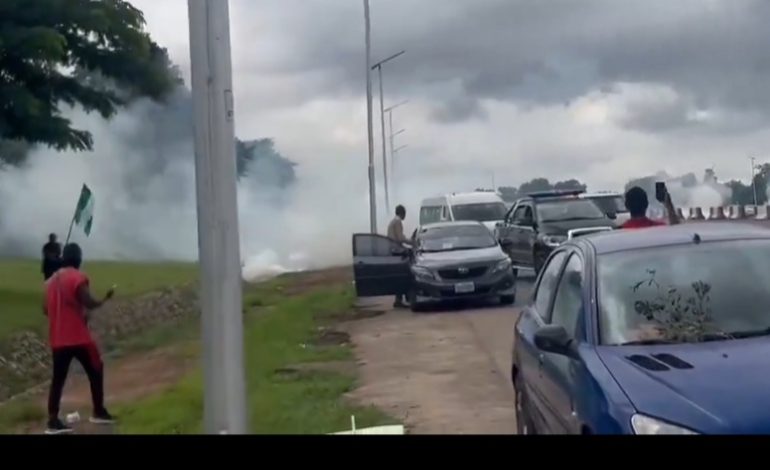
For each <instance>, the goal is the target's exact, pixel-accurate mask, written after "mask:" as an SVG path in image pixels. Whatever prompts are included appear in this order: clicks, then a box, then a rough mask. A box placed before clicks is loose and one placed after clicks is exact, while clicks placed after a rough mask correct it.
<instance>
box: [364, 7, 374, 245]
mask: <svg viewBox="0 0 770 470" xmlns="http://www.w3.org/2000/svg"><path fill="white" fill-rule="evenodd" d="M364 24H365V30H366V33H365V35H366V121H367V130H368V138H369V225H370V228H371V231H372V233H377V191H376V189H375V185H376V183H377V182H376V181H375V179H374V125H373V123H372V65H371V64H372V25H371V21H370V20H369V0H364Z"/></svg>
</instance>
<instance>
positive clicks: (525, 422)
mask: <svg viewBox="0 0 770 470" xmlns="http://www.w3.org/2000/svg"><path fill="white" fill-rule="evenodd" d="M514 387H516V431H517V432H518V434H521V435H528V434H529V435H532V434H536V433H535V427H534V426H533V425H532V419H531V418H530V417H529V412H528V411H527V402H526V395H525V394H524V390H522V389H523V387H524V386H523V385H519V384H514Z"/></svg>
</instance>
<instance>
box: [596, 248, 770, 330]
mask: <svg viewBox="0 0 770 470" xmlns="http://www.w3.org/2000/svg"><path fill="white" fill-rule="evenodd" d="M769 260H770V241H765V240H762V241H733V242H718V243H717V242H714V243H701V244H691V245H681V246H674V247H662V248H654V249H644V250H636V251H624V252H618V253H612V254H607V255H602V256H599V259H598V262H597V275H598V300H599V330H600V337H601V343H602V344H609V345H619V344H625V343H633V342H655V341H659V342H685V343H691V342H702V341H708V340H715V339H729V338H733V337H745V335H746V334H747V333H760V334H761V332H762V331H763V330H765V329H768V328H770V288H769V287H770V261H769ZM769 331H770V330H769Z"/></svg>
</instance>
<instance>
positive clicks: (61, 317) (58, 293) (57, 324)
mask: <svg viewBox="0 0 770 470" xmlns="http://www.w3.org/2000/svg"><path fill="white" fill-rule="evenodd" d="M82 262H83V253H82V251H81V249H80V247H79V246H78V245H77V244H75V243H71V244H69V245H67V246H65V247H64V251H63V254H62V260H61V269H59V270H58V271H57V272H56V273H55V274H54V275H53V276H52V277H51V278H50V279H49V280H48V281H46V283H45V303H44V304H43V311H44V313H45V315H46V316H47V317H48V331H49V341H50V344H51V350H52V356H53V378H52V380H51V390H50V393H49V395H48V427H47V429H46V434H62V433H70V432H72V429H71V428H69V427H68V426H67V425H65V424H64V423H62V421H61V420H60V419H59V405H60V402H61V396H62V391H63V390H64V383H65V382H66V381H67V374H68V372H69V367H70V363H71V362H72V360H73V359H77V361H78V362H80V364H81V365H82V366H83V369H84V370H85V372H86V374H87V375H88V381H89V382H90V385H91V399H92V401H93V414H92V415H91V419H90V421H91V422H92V423H94V424H111V423H113V422H114V421H115V420H114V418H113V417H112V416H111V415H110V413H109V412H107V409H106V408H105V407H104V371H103V364H102V360H101V357H100V354H99V350H98V348H97V347H96V343H95V342H94V340H93V338H92V336H91V332H90V331H89V329H88V314H89V311H91V310H94V309H97V308H99V307H101V306H102V305H103V304H104V303H105V302H107V301H108V300H109V299H111V298H112V296H113V290H112V289H110V291H109V292H107V295H106V296H105V298H104V300H102V301H98V300H94V298H93V297H91V292H90V290H89V281H88V276H86V274H85V273H83V272H82V271H80V265H81V264H82Z"/></svg>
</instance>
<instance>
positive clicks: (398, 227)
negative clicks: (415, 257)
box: [388, 204, 409, 308]
mask: <svg viewBox="0 0 770 470" xmlns="http://www.w3.org/2000/svg"><path fill="white" fill-rule="evenodd" d="M405 218H406V208H405V207H404V206H402V205H400V204H399V205H398V206H396V216H395V217H394V218H393V220H391V221H390V223H389V224H388V238H390V239H391V240H393V241H396V242H399V243H402V244H407V245H408V244H409V239H407V238H406V236H405V235H404V219H405ZM404 294H405V293H404V292H402V293H399V294H396V301H395V302H394V303H393V308H406V303H404Z"/></svg>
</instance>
